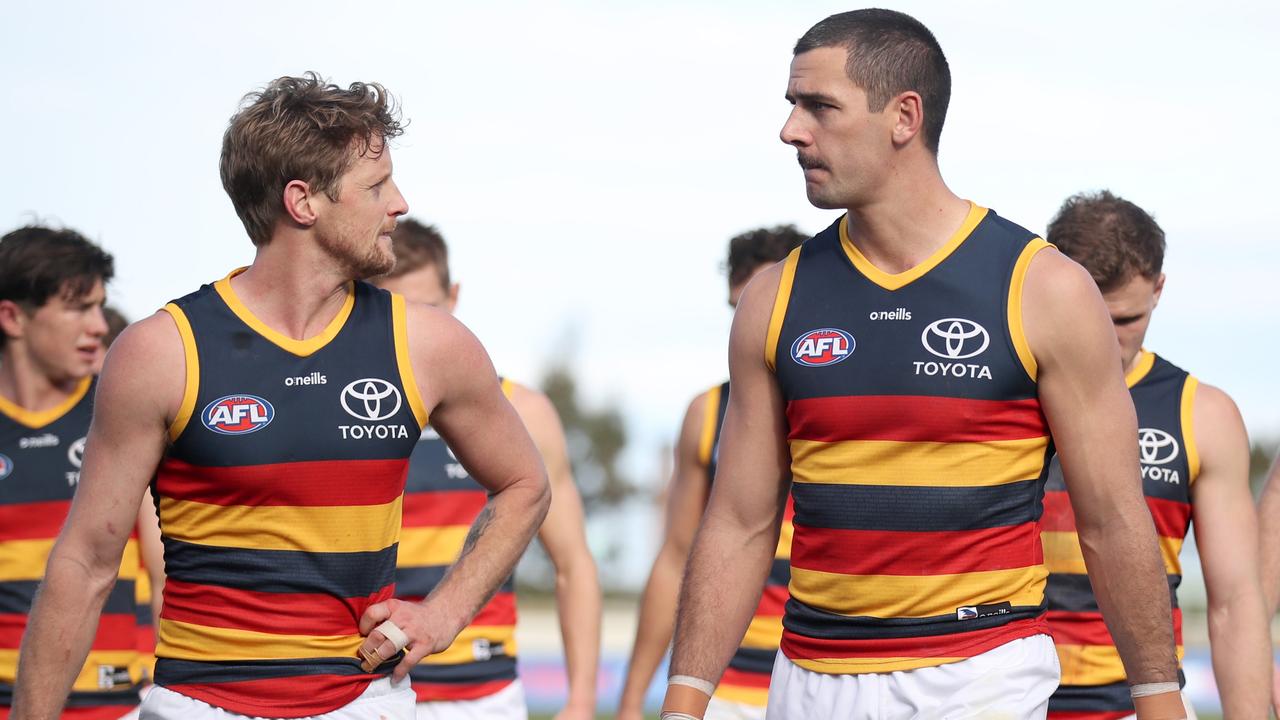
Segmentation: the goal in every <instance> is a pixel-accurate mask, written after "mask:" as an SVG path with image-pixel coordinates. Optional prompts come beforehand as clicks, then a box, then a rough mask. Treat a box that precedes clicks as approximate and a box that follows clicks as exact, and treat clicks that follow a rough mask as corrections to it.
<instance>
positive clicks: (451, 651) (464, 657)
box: [421, 625, 517, 665]
mask: <svg viewBox="0 0 1280 720" xmlns="http://www.w3.org/2000/svg"><path fill="white" fill-rule="evenodd" d="M476 640H487V641H489V642H490V643H491V644H497V643H502V652H503V654H504V655H510V656H512V657H514V656H515V655H516V652H517V651H516V629H515V626H514V625H468V626H467V627H465V628H463V630H462V632H460V633H458V637H456V638H454V640H453V643H451V644H450V645H449V647H447V648H445V649H444V650H441V651H440V652H438V653H436V654H435V655H428V656H427V657H425V658H423V659H422V663H421V664H423V665H461V664H462V663H470V662H475V661H476V660H477V659H479V658H477V657H476V650H475V641H476Z"/></svg>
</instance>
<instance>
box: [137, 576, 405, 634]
mask: <svg viewBox="0 0 1280 720" xmlns="http://www.w3.org/2000/svg"><path fill="white" fill-rule="evenodd" d="M394 591H395V586H393V585H388V586H386V587H384V588H382V589H381V590H379V591H378V592H376V593H374V594H373V595H371V596H369V597H359V598H336V597H333V596H332V595H324V594H319V593H317V594H311V593H272V592H255V591H253V590H241V589H238V588H229V587H222V586H219V585H200V584H197V583H188V582H183V581H181V580H175V579H172V578H170V579H169V580H168V581H166V582H165V584H164V610H163V611H162V612H161V617H163V618H165V619H166V620H173V621H176V622H187V623H194V624H196V625H207V626H211V627H222V628H231V629H234V630H249V631H252V632H264V633H275V634H279V635H349V634H351V633H353V632H355V628H356V627H357V626H358V625H359V622H360V617H361V616H362V615H364V611H365V609H366V608H368V607H369V606H370V605H373V604H374V603H379V602H382V601H383V600H387V599H389V598H391V597H392V596H393V595H394Z"/></svg>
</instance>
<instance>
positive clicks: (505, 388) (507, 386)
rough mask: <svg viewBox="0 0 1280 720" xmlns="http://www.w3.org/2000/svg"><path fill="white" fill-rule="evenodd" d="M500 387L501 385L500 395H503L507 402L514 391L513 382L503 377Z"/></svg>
mask: <svg viewBox="0 0 1280 720" xmlns="http://www.w3.org/2000/svg"><path fill="white" fill-rule="evenodd" d="M501 385H502V394H503V395H505V396H506V398H507V399H508V400H510V399H511V395H512V394H514V393H515V391H516V383H515V381H514V380H512V379H511V378H505V377H504V378H502V383H501Z"/></svg>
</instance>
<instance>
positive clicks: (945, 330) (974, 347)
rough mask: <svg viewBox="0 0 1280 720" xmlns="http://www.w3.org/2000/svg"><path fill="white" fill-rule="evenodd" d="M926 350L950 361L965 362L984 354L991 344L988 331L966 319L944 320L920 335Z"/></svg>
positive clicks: (933, 324) (930, 326)
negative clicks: (967, 359)
mask: <svg viewBox="0 0 1280 720" xmlns="http://www.w3.org/2000/svg"><path fill="white" fill-rule="evenodd" d="M920 342H921V343H922V344H923V345H924V349H925V350H928V351H929V352H931V353H933V354H934V355H937V356H938V357H940V358H946V359H948V360H964V359H965V358H971V357H973V356H974V355H980V354H982V351H983V350H986V349H987V346H988V345H990V344H991V336H990V335H988V334H987V329H986V328H984V327H982V326H981V325H979V324H978V323H976V322H974V321H972V320H966V319H965V318H942V319H941V320H935V321H933V322H931V323H929V326H928V327H926V328H925V329H924V332H922V333H920Z"/></svg>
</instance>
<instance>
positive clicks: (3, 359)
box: [0, 339, 81, 412]
mask: <svg viewBox="0 0 1280 720" xmlns="http://www.w3.org/2000/svg"><path fill="white" fill-rule="evenodd" d="M80 382H81V378H65V379H62V380H58V379H55V378H52V377H50V376H49V375H48V374H47V373H45V372H43V371H41V370H40V369H39V368H38V367H37V365H36V363H35V362H33V361H32V359H31V357H30V356H29V355H28V354H27V353H26V352H25V349H24V348H23V347H22V346H21V345H20V344H18V343H16V342H15V341H14V340H12V339H10V340H9V342H8V343H7V344H6V346H5V349H4V352H3V353H0V397H3V398H4V399H5V400H8V401H9V402H11V403H13V404H14V405H17V406H18V407H20V408H22V409H23V410H27V411H29V412H43V411H45V410H49V409H51V408H55V407H57V406H58V405H60V404H62V402H63V401H65V400H66V399H67V398H68V397H70V396H71V393H73V392H75V389H76V387H77V386H78V385H79V384H80Z"/></svg>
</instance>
